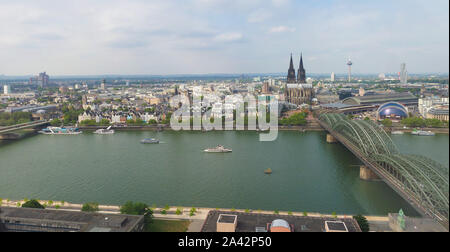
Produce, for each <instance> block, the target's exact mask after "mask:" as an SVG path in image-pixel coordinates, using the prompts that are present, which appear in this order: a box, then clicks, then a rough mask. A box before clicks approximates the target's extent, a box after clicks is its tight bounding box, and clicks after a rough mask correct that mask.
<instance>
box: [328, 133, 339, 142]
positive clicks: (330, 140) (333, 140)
mask: <svg viewBox="0 0 450 252" xmlns="http://www.w3.org/2000/svg"><path fill="white" fill-rule="evenodd" d="M337 142H338V141H337V140H336V138H334V136H332V135H331V134H327V143H337Z"/></svg>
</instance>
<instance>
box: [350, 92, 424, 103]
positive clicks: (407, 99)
mask: <svg viewBox="0 0 450 252" xmlns="http://www.w3.org/2000/svg"><path fill="white" fill-rule="evenodd" d="M387 102H398V103H401V104H403V105H405V106H417V105H418V104H419V98H417V97H416V96H414V95H413V94H411V93H392V94H377V95H367V96H355V97H349V98H347V99H345V100H343V101H342V103H344V104H346V105H382V104H384V103H387Z"/></svg>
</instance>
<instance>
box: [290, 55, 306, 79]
mask: <svg viewBox="0 0 450 252" xmlns="http://www.w3.org/2000/svg"><path fill="white" fill-rule="evenodd" d="M287 83H300V84H303V83H306V71H305V68H304V67H303V54H301V55H300V65H299V68H298V76H297V77H296V76H295V68H294V61H293V60H292V54H291V62H290V66H289V71H288V77H287Z"/></svg>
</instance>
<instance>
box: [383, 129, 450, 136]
mask: <svg viewBox="0 0 450 252" xmlns="http://www.w3.org/2000/svg"><path fill="white" fill-rule="evenodd" d="M421 130H423V131H431V132H434V133H436V134H447V135H448V134H449V128H421ZM386 131H388V132H393V131H401V132H404V133H411V132H413V131H414V129H405V128H401V127H392V128H386Z"/></svg>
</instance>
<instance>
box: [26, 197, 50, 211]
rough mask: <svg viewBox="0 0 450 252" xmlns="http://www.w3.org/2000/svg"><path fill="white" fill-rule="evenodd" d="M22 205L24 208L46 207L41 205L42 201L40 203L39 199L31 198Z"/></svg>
mask: <svg viewBox="0 0 450 252" xmlns="http://www.w3.org/2000/svg"><path fill="white" fill-rule="evenodd" d="M22 207H23V208H35V209H45V207H44V206H43V205H41V203H39V201H37V200H35V199H32V200H29V201H27V202H25V203H23V205H22Z"/></svg>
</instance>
